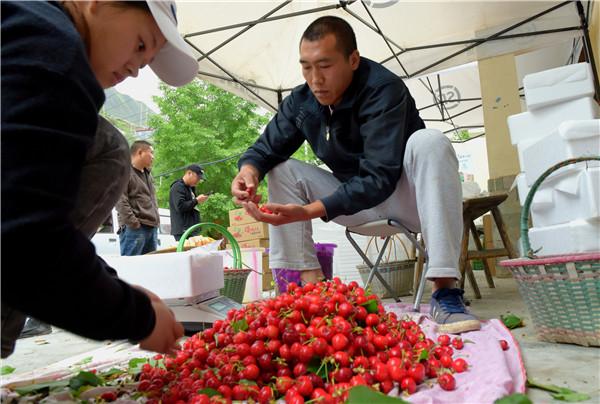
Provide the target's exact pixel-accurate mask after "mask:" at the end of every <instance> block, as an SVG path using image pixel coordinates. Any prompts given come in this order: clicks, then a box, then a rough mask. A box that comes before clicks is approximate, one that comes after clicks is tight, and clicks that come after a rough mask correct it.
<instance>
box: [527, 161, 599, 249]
mask: <svg viewBox="0 0 600 404" xmlns="http://www.w3.org/2000/svg"><path fill="white" fill-rule="evenodd" d="M592 160H597V161H600V156H588V157H577V158H573V159H569V160H565V161H562V162H560V163H557V164H555V165H553V166H552V167H550V168H549V169H547V170H546V171H544V173H543V174H542V175H540V177H539V178H538V179H537V180H536V181H535V182H534V183H533V185H532V186H531V189H530V190H529V193H528V194H527V197H526V198H525V202H524V203H523V209H521V220H520V224H521V245H522V246H523V251H524V252H525V254H526V256H527V257H529V258H535V251H533V250H532V249H531V244H530V243H529V209H530V208H531V202H532V201H533V196H534V195H535V193H536V192H537V190H538V188H539V187H540V185H542V182H543V181H544V180H545V179H546V178H548V176H549V175H550V174H552V173H553V172H554V171H556V170H558V169H560V168H562V167H565V166H568V165H571V164H575V163H579V162H582V161H592Z"/></svg>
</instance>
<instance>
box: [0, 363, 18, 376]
mask: <svg viewBox="0 0 600 404" xmlns="http://www.w3.org/2000/svg"><path fill="white" fill-rule="evenodd" d="M14 371H15V368H13V367H12V366H8V365H7V366H2V369H0V376H4V375H9V374H11V373H12V372H14Z"/></svg>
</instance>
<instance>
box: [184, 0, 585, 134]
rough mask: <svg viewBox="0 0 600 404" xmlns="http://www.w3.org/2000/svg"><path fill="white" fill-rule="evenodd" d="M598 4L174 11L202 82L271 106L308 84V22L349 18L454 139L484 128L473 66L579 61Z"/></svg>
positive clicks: (201, 5)
mask: <svg viewBox="0 0 600 404" xmlns="http://www.w3.org/2000/svg"><path fill="white" fill-rule="evenodd" d="M592 6H593V2H590V1H583V2H578V1H563V2H558V1H478V2H472V1H469V2H458V1H444V2H430V1H411V2H405V1H398V0H364V1H314V0H311V1H303V0H300V1H291V0H286V1H252V0H237V1H190V2H188V1H179V2H178V8H179V12H178V14H179V19H180V21H179V28H180V31H181V32H182V33H183V34H184V37H185V39H186V41H187V42H188V43H189V44H190V45H191V46H192V47H193V48H194V49H195V52H196V55H197V57H198V62H199V73H198V77H199V78H201V79H203V80H206V81H208V82H211V83H213V84H215V85H217V86H219V87H221V88H223V89H225V90H227V91H230V92H232V93H235V94H237V95H239V96H242V97H243V98H245V99H248V100H250V101H252V102H255V103H257V104H258V105H261V106H263V107H265V108H267V109H270V110H276V109H277V105H278V103H279V102H280V101H281V100H282V99H283V97H285V96H286V95H287V94H289V92H290V91H291V89H292V88H294V87H295V86H297V85H299V84H302V83H303V82H304V80H303V78H302V75H301V71H300V68H299V65H298V45H299V41H300V37H301V35H302V32H303V31H304V29H305V28H306V27H307V26H308V24H309V23H310V22H312V21H313V20H314V19H316V18H317V17H319V16H322V15H337V16H340V17H342V18H345V19H346V20H347V21H348V22H349V23H350V24H351V25H352V27H353V28H354V30H355V32H356V36H357V40H358V47H359V51H360V53H361V55H362V56H365V57H368V58H370V59H372V60H375V61H378V62H381V63H383V64H384V65H385V66H386V67H388V68H389V69H390V70H392V71H394V72H395V73H397V74H398V75H400V76H402V77H404V78H405V79H406V82H407V85H408V86H409V88H410V90H411V93H412V94H413V96H414V97H415V99H416V101H417V106H418V107H419V109H420V110H421V112H422V116H423V117H424V119H426V120H427V125H428V127H434V128H438V129H441V130H442V131H444V132H446V133H450V132H456V131H458V130H460V129H463V128H466V129H477V128H479V130H480V131H482V130H483V117H482V113H481V95H480V90H479V78H478V77H479V76H478V71H477V65H476V64H475V63H473V62H476V61H477V60H479V59H483V58H489V57H492V56H497V55H501V54H506V53H515V54H517V55H521V56H519V57H518V58H517V67H518V69H519V76H520V77H521V78H522V76H523V75H524V74H527V73H529V72H532V71H536V70H535V69H537V70H542V69H545V68H551V67H556V66H559V65H562V64H566V63H570V62H573V61H575V62H576V61H577V59H576V58H577V56H578V55H579V52H580V51H581V49H582V48H583V49H587V48H589V36H587V27H586V21H587V16H589V15H590V10H591V7H592ZM586 39H587V41H586ZM544 49H546V51H544ZM548 49H549V50H548ZM536 50H537V52H534V53H531V52H532V51H536ZM465 65H466V66H465ZM457 66H462V67H461V68H455V67H457ZM519 67H520V68H519ZM596 82H597V80H596Z"/></svg>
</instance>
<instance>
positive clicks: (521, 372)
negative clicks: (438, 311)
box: [384, 303, 527, 404]
mask: <svg viewBox="0 0 600 404" xmlns="http://www.w3.org/2000/svg"><path fill="white" fill-rule="evenodd" d="M384 306H385V309H386V311H392V312H394V313H396V314H397V315H398V318H402V317H403V316H406V315H409V316H410V317H411V318H412V319H413V320H414V321H416V322H417V323H418V324H419V325H420V326H421V329H422V330H423V332H424V333H425V334H426V335H427V337H429V338H431V339H432V340H434V341H436V342H437V337H438V335H439V333H438V332H437V325H436V323H435V322H433V321H432V320H431V319H430V318H429V315H428V314H427V313H428V312H429V305H424V304H423V305H421V313H414V312H411V311H412V305H411V304H406V303H390V304H385V305H384ZM461 337H462V339H463V340H464V341H472V342H473V343H465V344H464V347H463V349H461V350H455V351H454V356H453V357H454V358H464V359H465V360H466V361H467V362H468V364H469V369H468V370H467V371H466V372H463V373H455V374H454V377H455V379H456V389H455V390H453V391H445V390H442V388H441V387H440V386H439V385H438V384H437V383H434V384H433V386H432V387H428V386H427V385H425V384H423V385H421V386H420V387H419V389H418V390H417V392H416V393H415V394H413V395H411V396H408V397H403V398H404V399H406V400H408V401H410V402H411V403H427V404H433V403H477V404H483V403H493V402H494V401H495V400H497V399H499V398H501V397H503V396H506V395H509V394H513V393H525V382H526V380H527V376H526V374H525V366H524V365H523V359H522V357H521V351H520V350H519V345H518V343H517V341H516V340H515V339H514V337H513V335H512V334H511V333H510V331H509V330H508V328H506V327H505V326H504V324H503V323H502V322H501V321H500V320H498V319H493V320H488V321H483V322H482V326H481V330H479V331H471V332H466V333H463V334H461ZM501 339H503V340H506V341H507V342H508V346H509V348H508V350H506V351H503V350H502V348H501V347H500V342H499V340H501Z"/></svg>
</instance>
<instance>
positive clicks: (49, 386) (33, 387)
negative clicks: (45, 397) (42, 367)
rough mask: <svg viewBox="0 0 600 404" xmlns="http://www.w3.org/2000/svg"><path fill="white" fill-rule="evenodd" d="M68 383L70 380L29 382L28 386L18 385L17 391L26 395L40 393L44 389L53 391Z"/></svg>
mask: <svg viewBox="0 0 600 404" xmlns="http://www.w3.org/2000/svg"><path fill="white" fill-rule="evenodd" d="M68 385H69V381H68V380H54V381H51V382H44V383H36V384H29V385H27V386H21V387H17V388H15V391H16V392H17V393H18V394H20V395H22V396H25V395H27V394H32V393H38V392H41V391H43V390H46V391H53V390H56V389H59V388H63V387H67V386H68Z"/></svg>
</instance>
